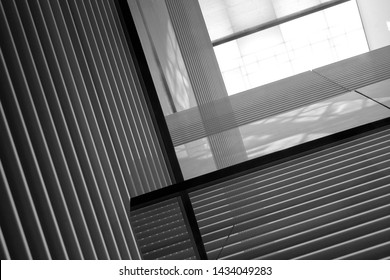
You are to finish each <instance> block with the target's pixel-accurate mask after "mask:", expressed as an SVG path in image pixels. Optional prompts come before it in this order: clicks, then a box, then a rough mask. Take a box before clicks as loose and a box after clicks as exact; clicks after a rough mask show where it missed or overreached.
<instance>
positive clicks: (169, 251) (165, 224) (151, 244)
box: [131, 198, 196, 260]
mask: <svg viewBox="0 0 390 280" xmlns="http://www.w3.org/2000/svg"><path fill="white" fill-rule="evenodd" d="M131 222H132V225H133V228H134V232H135V236H136V238H137V241H138V245H139V249H140V251H141V253H142V257H143V259H173V260H175V259H196V255H195V252H194V249H193V244H192V243H191V239H190V235H189V233H188V229H187V227H186V224H185V222H184V218H183V214H182V212H181V207H180V204H179V201H178V198H174V199H169V200H166V201H164V202H161V203H156V204H153V205H151V206H148V207H144V208H141V209H139V210H136V211H132V213H131Z"/></svg>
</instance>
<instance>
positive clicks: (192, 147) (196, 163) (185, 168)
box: [175, 138, 217, 179]
mask: <svg viewBox="0 0 390 280" xmlns="http://www.w3.org/2000/svg"><path fill="white" fill-rule="evenodd" d="M175 151H176V156H177V159H178V160H179V164H180V168H181V171H182V173H183V177H184V179H190V178H193V177H197V176H200V175H203V174H206V173H209V172H212V171H215V170H216V169H217V167H216V165H215V162H214V157H213V154H212V153H211V149H210V144H209V141H208V139H207V138H202V139H199V140H195V141H193V142H189V143H187V144H183V145H180V146H176V147H175Z"/></svg>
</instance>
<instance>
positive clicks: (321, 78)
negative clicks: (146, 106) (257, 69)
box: [166, 47, 390, 146]
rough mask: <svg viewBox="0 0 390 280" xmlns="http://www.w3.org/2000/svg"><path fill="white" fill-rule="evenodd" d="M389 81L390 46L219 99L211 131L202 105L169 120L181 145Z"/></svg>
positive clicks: (175, 143)
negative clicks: (204, 124) (227, 108)
mask: <svg viewBox="0 0 390 280" xmlns="http://www.w3.org/2000/svg"><path fill="white" fill-rule="evenodd" d="M389 78H390V47H385V48H382V49H378V50H374V51H372V52H368V53H365V54H362V55H358V56H356V57H352V58H349V59H346V60H343V61H339V62H336V63H333V64H331V65H328V66H324V67H321V68H318V69H315V70H313V71H309V72H305V73H302V74H298V75H295V76H292V77H289V78H286V79H283V80H280V81H276V82H273V83H270V84H267V85H263V86H260V87H257V88H254V89H251V90H248V91H245V92H242V93H239V94H236V95H233V96H229V97H224V98H220V99H218V100H215V101H214V102H213V106H214V108H215V111H216V112H220V113H218V114H216V115H214V116H213V117H211V118H210V119H208V121H207V123H208V126H207V131H206V128H205V127H204V126H203V125H202V122H204V121H203V119H202V116H201V111H200V110H201V108H202V107H201V106H200V107H199V108H191V109H188V110H185V111H181V112H178V113H176V114H173V115H169V116H167V117H166V119H167V124H168V127H169V130H170V133H171V136H172V140H173V143H174V145H175V146H178V145H181V144H184V143H188V142H191V141H194V140H197V139H201V138H204V137H207V136H209V135H213V134H217V133H221V132H223V131H226V130H229V129H233V128H235V127H239V126H242V125H245V124H248V123H252V122H255V121H258V120H260V119H263V118H267V117H270V116H273V115H277V114H281V113H284V112H288V111H290V110H293V109H296V108H299V107H302V106H306V105H309V104H312V103H315V102H318V101H321V100H324V99H327V98H331V97H334V96H336V95H339V94H343V93H346V92H348V91H352V90H356V89H358V88H360V87H363V86H366V85H369V84H373V83H376V82H379V81H382V80H386V79H389ZM227 99H228V100H229V101H227ZM226 103H230V104H231V108H232V110H231V111H223V110H221V109H219V108H222V107H223V106H225V104H226ZM232 118H234V121H232Z"/></svg>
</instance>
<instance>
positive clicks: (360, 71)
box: [313, 46, 390, 90]
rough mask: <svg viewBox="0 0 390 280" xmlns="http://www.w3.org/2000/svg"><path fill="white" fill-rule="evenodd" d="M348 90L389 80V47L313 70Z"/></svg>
mask: <svg viewBox="0 0 390 280" xmlns="http://www.w3.org/2000/svg"><path fill="white" fill-rule="evenodd" d="M313 71H314V72H316V73H318V74H320V75H322V76H324V77H326V78H327V79H329V80H331V81H333V82H335V83H337V84H339V85H341V86H342V87H344V88H346V89H348V90H355V89H358V88H361V87H364V86H366V85H370V84H373V83H377V82H380V81H383V80H386V79H389V78H390V46H387V47H383V48H381V49H377V50H373V51H371V52H368V53H365V54H361V55H358V56H355V57H351V58H349V59H345V60H343V61H340V62H336V63H333V64H330V65H327V66H324V67H320V68H318V69H315V70H313Z"/></svg>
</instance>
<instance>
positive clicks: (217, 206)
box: [191, 127, 390, 259]
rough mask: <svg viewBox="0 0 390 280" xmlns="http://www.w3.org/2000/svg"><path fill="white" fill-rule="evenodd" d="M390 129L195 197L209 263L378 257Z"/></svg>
mask: <svg viewBox="0 0 390 280" xmlns="http://www.w3.org/2000/svg"><path fill="white" fill-rule="evenodd" d="M389 143H390V128H389V127H387V128H385V129H383V130H381V131H378V132H375V133H371V134H369V135H366V136H361V137H360V138H357V139H355V140H350V141H347V142H345V143H343V144H339V145H336V146H334V147H331V148H327V149H324V150H322V151H320V152H315V153H312V154H308V155H306V156H303V157H300V158H297V159H294V160H290V161H287V162H285V163H282V164H278V165H276V166H273V167H269V168H266V169H263V170H259V171H256V172H253V173H250V174H247V175H245V176H241V177H237V178H235V179H232V180H229V181H225V182H221V183H219V184H216V185H214V186H212V187H208V188H206V189H203V190H200V191H197V192H194V193H193V194H192V195H191V201H192V203H193V207H194V210H195V213H196V217H197V220H198V224H199V227H200V230H201V233H202V238H203V241H204V242H205V247H206V251H207V252H208V256H209V258H210V259H215V258H223V259H295V258H305V259H338V258H363V259H364V258H365V257H366V256H367V258H368V257H369V258H371V259H381V258H384V257H386V256H387V255H386V254H388V252H386V250H385V249H384V248H387V247H388V244H389V242H390V235H389V232H390V215H389V214H390V205H389V203H388V201H389V199H390V176H389V174H390V173H389V171H390V168H389V166H390V165H389V163H390V148H389V147H390V146H389Z"/></svg>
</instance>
